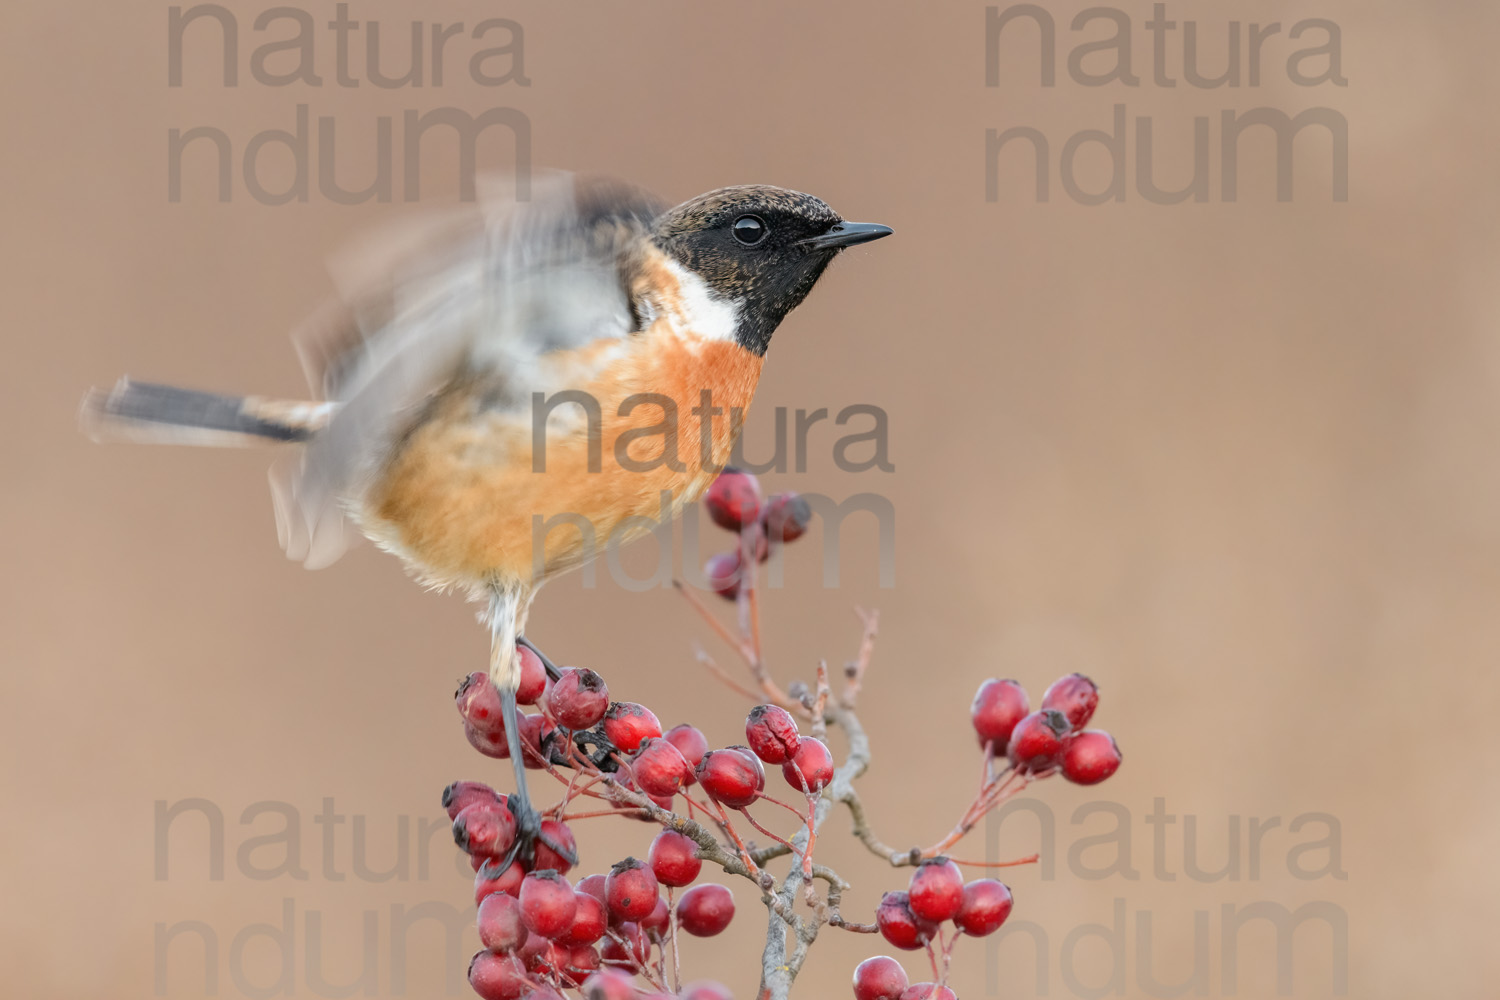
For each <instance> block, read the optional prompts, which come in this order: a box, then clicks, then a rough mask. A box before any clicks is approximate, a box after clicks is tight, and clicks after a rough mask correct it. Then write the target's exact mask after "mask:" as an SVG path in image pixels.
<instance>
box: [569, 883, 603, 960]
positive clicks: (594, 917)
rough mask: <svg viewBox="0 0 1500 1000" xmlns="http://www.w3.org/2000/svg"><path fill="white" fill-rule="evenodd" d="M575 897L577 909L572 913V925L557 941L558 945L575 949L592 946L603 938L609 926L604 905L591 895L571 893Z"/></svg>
mask: <svg viewBox="0 0 1500 1000" xmlns="http://www.w3.org/2000/svg"><path fill="white" fill-rule="evenodd" d="M573 895H575V896H576V897H577V902H578V908H577V909H576V910H574V911H573V923H572V924H570V925H569V926H568V930H567V932H566V933H564V934H563V935H562V937H560V938H558V939H557V943H558V944H565V945H568V946H569V947H574V948H576V947H577V946H579V945H588V944H593V943H594V942H595V941H597V940H599V939H600V938H602V937H603V936H604V931H605V929H606V927H608V925H609V920H608V917H607V916H606V914H605V911H604V904H603V903H602V902H600V901H599V898H598V897H597V896H595V895H593V894H592V893H587V892H579V891H578V890H577V889H575V890H574V891H573Z"/></svg>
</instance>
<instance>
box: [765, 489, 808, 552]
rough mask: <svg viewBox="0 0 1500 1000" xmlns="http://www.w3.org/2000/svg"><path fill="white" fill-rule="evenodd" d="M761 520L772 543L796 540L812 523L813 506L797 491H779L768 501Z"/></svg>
mask: <svg viewBox="0 0 1500 1000" xmlns="http://www.w3.org/2000/svg"><path fill="white" fill-rule="evenodd" d="M760 520H761V524H762V525H764V527H765V530H766V536H767V537H768V538H769V539H770V540H771V543H772V544H776V543H779V542H795V541H796V540H797V539H799V538H801V537H802V536H803V535H804V534H806V533H807V526H808V525H809V524H811V523H812V507H811V506H809V505H808V502H807V501H806V500H805V499H803V498H802V497H801V496H798V495H797V494H796V493H777V494H776V495H774V496H773V497H771V499H770V500H767V501H766V509H765V510H763V511H761V515H760Z"/></svg>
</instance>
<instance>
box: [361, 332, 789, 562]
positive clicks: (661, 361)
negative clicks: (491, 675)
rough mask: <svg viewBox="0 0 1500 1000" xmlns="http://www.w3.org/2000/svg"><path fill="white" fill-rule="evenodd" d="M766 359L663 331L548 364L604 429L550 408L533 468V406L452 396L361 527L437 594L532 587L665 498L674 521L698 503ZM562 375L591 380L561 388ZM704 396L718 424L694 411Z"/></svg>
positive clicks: (409, 441)
mask: <svg viewBox="0 0 1500 1000" xmlns="http://www.w3.org/2000/svg"><path fill="white" fill-rule="evenodd" d="M601 357H608V358H609V360H607V361H606V362H604V363H603V365H602V367H601V364H600V358H601ZM761 360H762V359H761V358H760V357H759V356H757V355H755V354H752V353H751V352H749V351H747V350H745V349H744V348H742V347H739V346H738V345H737V344H733V343H729V342H724V341H705V340H701V339H698V338H695V337H692V336H691V335H685V334H682V333H680V332H678V331H676V330H674V329H673V328H672V327H671V326H670V325H669V324H667V323H664V322H658V323H656V324H653V325H652V327H650V328H649V329H647V330H646V331H644V332H642V333H638V334H635V335H633V336H632V337H631V338H629V339H628V340H623V341H622V340H610V341H602V342H600V343H598V344H595V345H591V346H590V347H585V348H581V349H580V350H578V351H574V352H566V353H559V354H553V355H548V356H547V357H546V359H545V362H546V364H547V366H548V369H549V371H551V372H552V373H553V375H554V376H559V375H560V376H562V379H563V382H564V383H566V384H568V385H569V387H570V388H573V389H578V390H582V391H583V392H584V393H587V394H588V396H589V397H591V398H592V399H594V400H597V402H598V413H599V419H598V420H597V421H590V423H591V424H592V427H590V428H587V429H586V427H585V423H584V420H583V413H584V411H583V410H582V409H580V408H579V407H578V406H576V405H572V404H562V405H559V406H557V407H556V408H555V409H554V410H553V411H552V412H553V414H554V417H553V420H552V422H551V424H550V425H549V426H550V427H552V428H554V429H552V430H549V433H548V434H547V436H546V448H545V453H544V455H543V456H542V459H543V460H542V461H541V462H540V463H539V464H538V467H537V468H533V456H534V451H533V430H532V425H533V413H532V405H531V402H530V400H529V399H528V400H527V401H526V402H525V403H518V404H515V405H510V406H506V407H503V408H496V407H486V405H485V402H484V401H485V396H486V390H493V389H494V388H495V385H496V383H495V382H494V381H489V382H487V381H485V380H483V379H477V380H474V381H472V382H470V383H467V384H463V385H459V386H455V387H454V388H453V389H452V390H450V391H449V392H448V393H446V394H444V395H443V396H442V397H440V398H439V399H438V400H437V401H435V403H434V405H433V406H432V407H430V408H429V410H428V411H427V412H426V413H425V414H424V415H423V417H422V418H421V419H420V421H419V422H418V424H417V426H416V427H415V428H413V429H412V430H411V431H410V432H409V433H408V434H407V436H406V438H405V440H404V443H403V445H402V446H401V447H400V449H399V450H398V451H397V452H396V454H395V455H394V457H393V458H392V460H391V461H390V462H389V463H388V464H387V466H386V468H385V470H384V472H383V474H382V475H381V476H380V477H379V479H378V481H377V482H376V484H375V485H374V486H373V488H372V489H371V490H370V491H369V492H368V493H367V495H366V497H365V499H364V503H363V505H362V511H361V522H362V526H363V527H364V529H365V530H366V532H367V533H368V534H370V535H371V537H373V538H375V539H376V541H377V542H379V543H381V544H382V545H384V546H385V547H387V548H389V549H391V550H392V551H395V552H397V553H398V554H400V555H401V556H402V557H403V558H405V559H406V560H407V562H408V563H409V564H411V565H412V566H413V568H414V569H415V570H416V572H417V573H418V574H419V575H420V576H421V577H423V578H424V579H425V580H427V581H428V582H430V583H433V584H436V585H444V586H447V585H469V586H473V585H478V584H487V583H490V582H492V581H495V580H499V581H502V582H512V581H514V582H520V583H540V582H541V579H542V578H543V577H546V576H549V575H552V574H555V573H558V572H561V571H563V570H566V569H569V568H572V567H574V566H577V565H579V564H581V563H583V562H585V561H587V560H588V559H590V558H591V557H593V556H594V555H595V554H597V553H598V552H600V551H602V550H603V548H604V546H606V545H607V544H618V543H621V542H624V541H626V540H628V539H629V538H631V537H635V536H637V535H640V534H642V533H644V532H645V531H647V530H649V528H650V524H648V523H645V522H644V521H643V520H641V519H644V518H649V519H651V520H652V521H658V520H660V519H661V517H662V515H663V498H664V496H665V508H666V512H667V513H669V514H671V515H675V514H676V513H677V512H678V511H680V510H681V509H682V507H683V506H685V505H686V504H689V503H692V502H693V501H694V500H696V499H697V498H698V496H699V495H700V494H701V493H702V492H703V490H705V489H706V488H707V487H708V485H709V483H711V482H712V481H713V479H714V477H715V476H716V475H717V474H718V472H719V470H720V469H721V468H722V467H723V466H724V465H725V464H726V463H727V461H728V459H729V455H730V452H731V450H732V448H733V445H734V441H735V439H736V438H737V436H738V432H739V419H735V418H733V417H732V415H733V414H734V413H735V412H736V411H738V414H739V418H740V419H742V418H743V416H744V413H745V411H746V410H748V408H749V405H750V401H751V399H752V397H753V396H754V393H755V386H756V383H757V381H758V380H759V377H760V368H761ZM570 371H577V372H579V373H588V374H587V377H585V378H581V379H579V380H578V381H577V382H568V380H567V377H566V376H567V374H568V373H569V372H570ZM549 381H551V380H549ZM705 390H706V391H707V392H709V393H710V399H711V403H712V406H714V407H715V408H717V409H718V410H720V411H722V412H720V413H719V414H718V415H711V414H705V413H701V412H700V413H694V412H693V411H694V410H695V409H697V408H699V407H700V406H701V400H702V393H703V392H704V391H705ZM645 394H654V396H649V397H648V396H646V395H645ZM528 395H529V394H528ZM632 400H634V401H636V402H637V404H638V405H635V406H634V407H633V409H631V408H629V405H628V404H629V403H630V402H631V401H632ZM668 400H669V401H670V404H668V403H667V402H666V401H668ZM622 403H625V404H627V409H628V410H629V412H627V413H625V414H623V415H622V414H621V412H620V410H621V404H622ZM669 405H670V406H675V411H676V412H675V419H668V413H667V410H668V407H669ZM570 422H572V424H573V426H570V427H569V426H564V427H562V428H560V429H559V428H558V426H557V425H560V424H561V425H567V424H569V423H570ZM705 425H706V426H707V431H706V433H705V429H704V428H705ZM632 431H634V432H636V433H635V434H631V432H632ZM622 435H629V436H626V437H624V438H623V439H622ZM621 456H624V461H622V460H621ZM591 457H596V458H597V463H596V464H595V463H592V462H591ZM667 459H672V460H671V461H668V460H667Z"/></svg>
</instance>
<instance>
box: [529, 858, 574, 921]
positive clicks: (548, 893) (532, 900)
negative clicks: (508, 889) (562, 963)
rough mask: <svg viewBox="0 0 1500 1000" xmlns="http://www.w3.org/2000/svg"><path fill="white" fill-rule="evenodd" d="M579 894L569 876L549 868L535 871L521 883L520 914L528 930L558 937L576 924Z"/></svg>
mask: <svg viewBox="0 0 1500 1000" xmlns="http://www.w3.org/2000/svg"><path fill="white" fill-rule="evenodd" d="M577 912H578V896H577V894H576V893H574V891H573V887H572V886H571V885H569V884H568V880H567V879H565V878H563V877H562V876H561V875H559V874H557V872H555V871H553V870H551V869H550V868H546V869H543V870H541V871H535V872H532V873H531V874H530V875H527V876H526V879H525V881H523V882H522V883H521V918H522V919H523V920H525V921H526V928H527V930H529V931H531V932H532V933H533V934H540V935H541V936H542V937H544V938H555V937H559V936H561V935H562V934H564V933H566V932H567V930H568V928H570V927H572V926H573V917H574V915H575V914H576V913H577Z"/></svg>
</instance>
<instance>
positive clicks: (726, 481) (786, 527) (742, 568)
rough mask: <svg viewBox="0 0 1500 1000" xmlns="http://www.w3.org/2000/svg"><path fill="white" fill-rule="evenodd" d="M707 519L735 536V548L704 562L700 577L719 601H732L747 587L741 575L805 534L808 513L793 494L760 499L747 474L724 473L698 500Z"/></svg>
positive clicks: (746, 576)
mask: <svg viewBox="0 0 1500 1000" xmlns="http://www.w3.org/2000/svg"><path fill="white" fill-rule="evenodd" d="M703 506H704V507H705V508H706V509H707V510H708V516H709V517H711V518H712V519H713V522H714V523H715V524H717V525H718V526H719V527H721V528H723V529H724V530H725V531H733V532H736V533H738V534H739V536H740V544H739V545H738V546H736V547H735V548H732V549H729V550H728V551H725V552H720V553H718V554H717V555H713V556H710V557H709V560H708V562H707V563H705V564H704V566H703V576H704V578H705V579H706V580H707V581H708V585H709V586H710V587H711V588H713V591H714V592H715V593H716V594H718V595H719V596H720V597H723V598H726V599H728V600H734V599H735V598H737V597H739V596H740V594H742V593H743V592H744V591H745V590H746V589H747V588H748V587H749V586H750V585H751V584H752V583H753V574H752V573H751V572H749V571H747V567H748V566H750V565H751V559H750V556H751V555H753V557H754V561H755V562H765V561H766V560H767V559H769V558H770V557H771V550H772V548H773V547H775V546H778V545H783V544H785V543H787V542H795V541H796V540H797V539H799V538H801V537H802V536H803V535H805V534H806V533H807V528H808V525H809V524H810V523H811V522H812V508H811V507H810V506H809V505H808V503H807V501H806V500H805V499H803V498H802V497H800V496H798V495H797V494H795V493H776V494H773V495H772V496H771V497H770V498H768V499H762V498H761V492H760V483H759V482H758V481H757V480H756V478H755V477H754V476H752V475H751V474H750V473H748V472H741V471H740V470H738V469H725V470H724V471H723V472H722V473H720V475H719V478H717V479H715V480H714V482H713V485H712V486H710V487H709V488H708V492H707V493H705V494H704V495H703Z"/></svg>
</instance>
